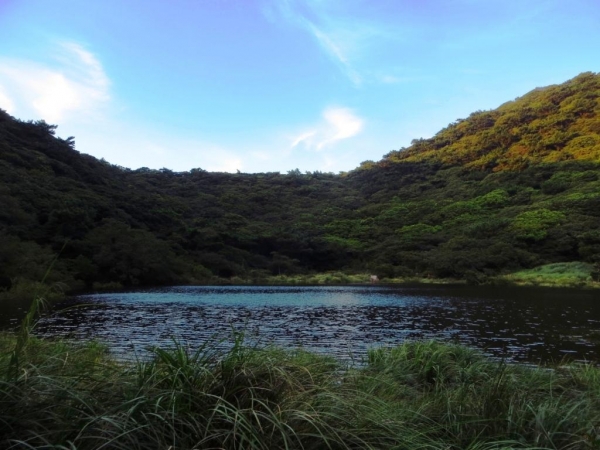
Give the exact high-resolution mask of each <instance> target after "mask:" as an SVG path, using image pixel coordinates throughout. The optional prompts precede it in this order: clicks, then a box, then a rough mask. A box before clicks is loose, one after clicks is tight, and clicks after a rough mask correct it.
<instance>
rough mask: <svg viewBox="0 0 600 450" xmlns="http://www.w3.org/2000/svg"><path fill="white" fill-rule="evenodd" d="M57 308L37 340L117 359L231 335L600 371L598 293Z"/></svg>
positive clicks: (188, 300) (265, 291)
mask: <svg viewBox="0 0 600 450" xmlns="http://www.w3.org/2000/svg"><path fill="white" fill-rule="evenodd" d="M77 305H80V306H79V307H73V306H77ZM65 307H70V308H68V309H66V310H64V311H62V312H57V313H54V314H51V315H48V316H46V317H45V318H44V319H43V320H42V321H41V323H40V324H39V326H38V328H37V333H38V334H41V335H44V336H69V337H74V338H78V339H87V338H96V339H99V340H101V341H104V342H106V343H107V344H108V345H109V346H110V348H111V349H112V351H113V352H115V353H116V354H120V355H131V354H133V352H132V350H134V349H135V351H136V352H137V353H138V354H139V353H140V352H141V353H143V352H144V349H146V348H148V347H149V346H152V345H169V344H172V339H173V338H175V339H179V340H182V341H184V342H186V343H187V344H188V345H190V346H192V347H194V346H197V345H201V344H202V343H203V342H206V341H207V340H208V339H211V337H214V336H218V337H225V336H228V335H231V330H232V329H235V330H238V331H242V330H243V331H244V332H245V335H246V339H247V340H248V342H249V343H256V342H259V343H261V344H271V343H272V344H275V345H279V346H284V347H303V348H305V349H307V350H311V351H317V352H324V353H327V354H331V355H335V356H337V357H340V358H344V359H349V358H351V359H358V360H360V358H363V357H364V356H365V354H366V350H367V349H368V348H371V347H378V346H391V345H398V344H400V343H402V342H403V341H405V340H415V339H439V340H443V341H452V342H459V343H463V344H466V345H469V346H472V347H477V348H480V349H482V350H484V351H485V352H486V353H488V354H489V355H491V356H494V357H499V358H506V359H508V360H510V361H521V362H529V363H547V362H558V361H562V360H565V359H567V360H577V361H593V362H600V292H598V291H594V290H571V289H550V288H547V289H545V288H514V287H513V288H508V287H501V288H500V287H493V288H492V287H490V288H481V287H468V286H447V285H417V286H383V285H375V286H326V287H314V286H313V287H295V286H294V287H292V286H282V287H272V286H268V287H266V286H227V287H223V286H218V287H216V286H215V287H211V286H201V287H190V286H185V287H169V288H161V289H149V290H139V291H134V292H124V293H105V294H91V295H82V296H78V297H73V298H71V299H69V301H68V302H66V303H65V304H63V305H60V308H65Z"/></svg>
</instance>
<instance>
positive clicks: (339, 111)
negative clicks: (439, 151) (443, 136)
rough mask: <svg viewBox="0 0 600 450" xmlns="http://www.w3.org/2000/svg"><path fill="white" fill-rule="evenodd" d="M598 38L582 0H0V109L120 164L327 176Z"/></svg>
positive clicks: (587, 56)
mask: <svg viewBox="0 0 600 450" xmlns="http://www.w3.org/2000/svg"><path fill="white" fill-rule="evenodd" d="M599 48H600V2H598V1H597V0H569V1H566V0H527V1H523V0H518V1H517V0H369V1H367V0H185V1H184V0H171V1H168V2H167V1H163V0H144V1H142V0H127V1H126V0H102V1H84V0H0V108H2V109H4V110H6V111H8V112H9V113H11V114H12V115H14V116H16V117H18V118H20V119H23V120H37V119H44V120H46V121H47V122H49V123H52V124H57V125H58V130H57V133H58V135H60V136H62V137H67V136H75V142H76V148H77V150H79V151H80V152H82V153H89V154H92V155H94V156H96V157H98V158H104V159H106V160H107V161H109V162H111V163H113V164H118V165H122V166H125V167H130V168H138V167H144V166H145V167H150V168H162V167H167V168H169V169H172V170H177V171H183V170H189V169H192V168H197V167H200V168H203V169H206V170H211V171H228V172H235V171H236V170H241V171H242V172H270V171H280V172H282V173H285V172H287V171H288V170H292V169H296V168H298V169H300V170H301V171H315V170H319V171H325V172H336V173H337V172H339V171H346V170H351V169H353V168H355V167H356V166H358V165H359V164H360V162H362V161H365V160H379V159H381V157H382V156H383V155H384V154H386V153H387V152H389V151H390V150H396V149H399V148H401V147H404V146H408V145H410V141H411V140H412V139H415V138H420V137H430V136H432V135H433V134H435V133H436V132H437V131H439V130H440V129H441V128H443V127H444V126H446V125H447V124H448V123H450V122H453V121H454V120H456V119H458V118H463V117H466V116H468V115H469V114H470V113H471V112H473V111H476V110H481V109H492V108H495V107H497V106H499V105H500V104H502V103H504V102H505V101H508V100H512V99H514V98H515V97H517V96H520V95H523V94H525V93H526V92H528V91H529V90H531V89H533V88H535V87H538V86H545V85H549V84H556V83H561V82H563V81H566V80H567V79H569V78H572V77H574V76H576V75H577V74H578V73H581V72H584V71H593V72H598V71H600V50H599Z"/></svg>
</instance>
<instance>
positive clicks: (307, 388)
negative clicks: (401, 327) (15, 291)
mask: <svg viewBox="0 0 600 450" xmlns="http://www.w3.org/2000/svg"><path fill="white" fill-rule="evenodd" d="M18 339H19V337H18V336H16V335H14V334H4V335H1V336H0V355H3V356H1V357H0V367H1V368H2V369H4V370H2V371H1V373H2V374H5V375H4V376H3V378H2V379H1V380H0V436H1V437H2V438H0V439H2V441H1V442H0V447H1V448H14V449H21V448H23V449H25V448H27V449H32V448H33V449H42V448H43V449H50V448H52V449H100V448H102V449H157V448H164V449H168V448H171V449H173V450H175V449H279V448H281V449H442V448H443V449H501V448H552V449H557V448H564V449H589V448H598V442H599V439H600V429H599V428H598V427H599V425H600V396H599V395H598V394H599V393H600V370H599V369H598V368H597V367H594V366H591V365H570V366H562V367H554V368H537V367H525V366H520V365H512V364H506V363H503V362H499V361H493V360H489V359H488V358H486V357H485V356H483V355H481V354H480V353H478V352H476V351H473V350H471V349H468V348H465V347H461V346H457V345H448V344H442V343H438V342H411V343H406V344H404V345H401V346H399V347H395V348H379V349H373V350H371V351H370V352H369V355H368V358H367V359H366V360H365V361H363V362H362V363H361V364H358V365H355V366H352V367H349V366H347V365H344V364H343V363H341V362H339V361H337V360H335V359H333V358H330V357H327V356H323V355H317V354H313V353H308V352H305V351H302V350H283V349H280V348H272V347H266V348H265V347H262V348H257V347H248V346H246V345H245V344H244V342H243V336H242V335H240V334H237V335H234V337H233V338H232V339H233V342H232V343H231V345H230V347H229V348H228V349H227V350H224V349H223V346H222V345H220V344H221V343H219V342H217V341H215V342H213V343H210V344H207V345H205V346H203V347H200V348H195V349H192V348H188V347H187V346H186V345H185V344H184V343H181V342H175V343H174V344H173V345H172V346H171V347H170V348H155V349H152V350H151V352H150V355H149V357H148V358H144V359H143V360H138V361H135V362H118V361H115V360H114V359H113V358H112V357H111V356H110V354H109V353H108V351H107V349H106V348H105V347H103V346H102V345H100V344H98V343H96V342H87V343H79V344H78V343H73V342H68V341H60V340H58V341H45V340H40V339H36V338H34V337H30V338H29V339H28V341H27V343H26V345H24V347H23V348H22V349H21V354H20V358H21V360H20V366H19V368H20V369H19V372H18V374H17V375H16V376H14V374H11V375H10V376H9V375H8V374H9V371H8V370H6V369H7V368H8V367H10V364H11V361H10V359H11V358H10V350H11V349H13V348H14V346H15V344H16V342H17V341H18ZM217 344H218V345H217Z"/></svg>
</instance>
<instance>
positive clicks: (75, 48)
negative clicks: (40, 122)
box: [0, 42, 110, 123]
mask: <svg viewBox="0 0 600 450" xmlns="http://www.w3.org/2000/svg"><path fill="white" fill-rule="evenodd" d="M53 57H54V60H53V62H51V63H46V64H44V63H40V62H36V61H29V60H21V59H6V58H0V91H4V92H10V93H11V94H10V95H11V97H10V99H9V100H10V102H9V103H10V106H11V110H12V113H13V114H16V115H19V116H22V117H27V118H33V117H39V118H42V119H44V120H46V121H48V122H51V123H57V122H61V121H64V120H65V119H66V118H68V117H69V116H76V117H77V118H81V117H82V116H85V115H89V114H93V113H94V112H95V111H97V109H98V108H99V107H100V106H101V105H102V104H105V103H106V102H107V101H108V100H110V80H109V78H108V76H107V75H106V73H105V71H104V69H103V67H102V64H101V63H100V61H99V60H98V59H97V58H96V56H95V55H94V54H93V53H91V52H89V51H88V50H86V49H85V48H83V47H82V46H80V45H79V44H76V43H72V42H66V43H62V44H60V45H58V46H57V47H56V48H55V51H54V55H53ZM0 101H2V98H1V97H0Z"/></svg>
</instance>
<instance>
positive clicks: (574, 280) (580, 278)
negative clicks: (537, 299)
mask: <svg viewBox="0 0 600 450" xmlns="http://www.w3.org/2000/svg"><path fill="white" fill-rule="evenodd" d="M593 271H594V266H593V265H592V264H588V263H583V262H566V263H554V264H546V265H543V266H538V267H535V268H533V269H528V270H522V271H519V272H515V273H512V274H508V275H502V276H499V277H497V280H499V281H505V282H509V283H514V284H521V285H534V286H555V287H599V286H600V283H598V282H597V281H594V280H593V277H592V273H593Z"/></svg>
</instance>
